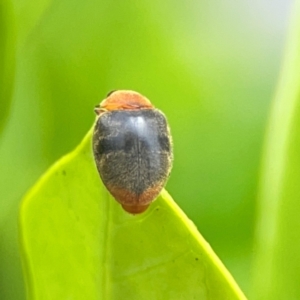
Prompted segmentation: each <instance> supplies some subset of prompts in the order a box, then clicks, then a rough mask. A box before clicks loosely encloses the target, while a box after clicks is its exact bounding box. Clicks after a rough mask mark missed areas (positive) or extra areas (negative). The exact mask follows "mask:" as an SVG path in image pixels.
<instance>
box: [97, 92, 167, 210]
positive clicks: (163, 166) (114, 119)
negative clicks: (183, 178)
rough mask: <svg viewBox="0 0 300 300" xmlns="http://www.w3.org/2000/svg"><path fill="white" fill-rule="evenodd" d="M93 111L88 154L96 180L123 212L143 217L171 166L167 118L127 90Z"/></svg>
mask: <svg viewBox="0 0 300 300" xmlns="http://www.w3.org/2000/svg"><path fill="white" fill-rule="evenodd" d="M95 113H96V114H97V119H96V124H95V128H94V133H93V152H94V158H95V162H96V165H97V169H98V172H99V174H100V177H101V179H102V181H103V183H104V185H105V186H106V188H107V189H108V191H109V192H110V193H111V194H112V196H113V197H114V198H115V199H116V200H117V201H118V202H119V203H120V204H121V205H122V207H123V209H124V210H125V211H127V212H129V213H131V214H138V213H142V212H144V211H145V210H146V209H147V208H148V206H149V205H150V203H151V202H152V201H153V200H154V199H155V198H157V196H158V195H159V193H160V192H161V190H162V188H163V187H164V185H165V184H166V181H167V179H168V177H169V174H170V171H171V167H172V160H173V152H172V138H171V135H170V129H169V126H168V123H167V120H166V117H165V115H164V114H163V113H162V112H161V111H160V110H158V109H156V108H154V106H153V105H152V104H151V102H150V101H149V100H148V99H147V98H146V97H144V96H142V95H141V94H139V93H137V92H134V91H127V90H117V91H112V92H110V93H109V94H108V95H107V97H106V99H104V100H103V101H102V102H101V103H100V105H97V106H96V107H95Z"/></svg>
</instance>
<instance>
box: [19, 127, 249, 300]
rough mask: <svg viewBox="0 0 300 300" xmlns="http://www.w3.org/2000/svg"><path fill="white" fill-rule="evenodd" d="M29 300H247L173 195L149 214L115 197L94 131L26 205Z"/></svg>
mask: <svg viewBox="0 0 300 300" xmlns="http://www.w3.org/2000/svg"><path fill="white" fill-rule="evenodd" d="M20 230H21V245H22V252H23V261H24V269H25V271H26V278H27V287H28V299H29V300H44V299H73V300H75V299H80V300H82V299H89V300H93V299H97V300H98V299H106V300H109V299H131V300H132V299H139V300H140V299H164V300H167V299H177V300H179V299H220V300H225V299H228V300H234V299H245V297H244V296H243V294H242V292H241V291H240V289H239V288H238V286H237V285H236V283H235V282H234V280H233V279H232V277H231V275H230V274H229V273H228V271H227V270H226V269H225V267H224V266H223V265H222V263H221V262H220V260H219V259H218V258H217V256H216V255H215V254H214V252H213V251H212V249H211V248H210V246H209V245H208V244H207V243H206V242H205V240H204V239H203V237H202V236H201V235H200V234H199V232H198V231H197V229H196V227H195V226H194V224H193V223H192V222H191V221H190V220H189V219H188V218H187V217H186V216H185V214H184V213H183V212H182V211H181V210H180V209H179V208H178V206H177V205H176V204H175V203H174V202H173V200H172V199H171V197H170V196H169V195H168V193H167V192H166V191H163V192H162V194H161V196H160V197H159V199H158V200H156V201H155V202H154V203H153V204H152V205H151V206H150V208H149V209H148V210H147V211H146V212H145V213H144V214H141V215H135V216H133V215H130V214H128V213H126V212H125V211H123V210H122V208H121V206H120V205H119V204H118V203H117V202H116V201H115V200H114V199H113V198H112V197H111V196H110V195H109V194H108V192H107V191H106V189H105V188H104V186H103V185H102V183H101V181H100V178H99V175H98V173H97V171H96V168H95V165H94V161H93V157H92V153H91V132H89V133H88V135H87V136H86V137H85V139H84V140H83V142H82V143H81V144H80V145H79V147H78V148H77V149H75V151H73V152H72V153H70V154H69V155H67V156H65V157H64V158H62V159H61V160H60V161H58V162H57V163H56V164H55V165H54V166H53V167H52V168H51V169H50V170H49V171H48V172H47V173H46V174H45V175H44V176H43V177H42V178H41V180H40V181H39V182H38V183H37V184H36V185H35V186H34V187H33V189H32V190H31V191H30V192H29V193H28V194H27V196H26V197H25V199H24V200H23V202H22V206H21V215H20Z"/></svg>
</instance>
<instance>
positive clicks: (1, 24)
mask: <svg viewBox="0 0 300 300" xmlns="http://www.w3.org/2000/svg"><path fill="white" fill-rule="evenodd" d="M14 66H15V35H14V24H13V11H12V5H11V3H10V1H8V0H2V1H1V2H0V106H1V108H0V133H1V131H2V129H3V126H4V123H5V121H6V119H7V114H8V111H9V107H10V103H11V96H12V87H13V77H14Z"/></svg>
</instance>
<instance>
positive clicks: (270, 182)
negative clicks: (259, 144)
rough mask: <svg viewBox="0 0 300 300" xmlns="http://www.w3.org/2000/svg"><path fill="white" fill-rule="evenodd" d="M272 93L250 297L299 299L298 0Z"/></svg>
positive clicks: (299, 124)
mask: <svg viewBox="0 0 300 300" xmlns="http://www.w3.org/2000/svg"><path fill="white" fill-rule="evenodd" d="M293 12H294V13H295V15H294V16H293V17H294V18H293V22H292V24H291V29H292V30H291V32H290V39H289V43H288V47H287V52H286V56H285V64H284V68H283V74H282V79H281V82H280V85H279V90H278V92H277V95H276V97H275V101H274V106H273V110H272V115H271V119H270V124H269V130H268V135H267V143H266V151H265V152H266V153H265V157H264V167H263V176H262V181H261V183H262V184H261V195H260V202H259V214H260V215H259V219H258V221H259V222H258V226H257V237H258V243H257V244H258V248H257V255H256V262H255V269H254V270H255V273H254V275H255V277H254V296H255V299H261V300H271V299H272V300H277V299H278V300H279V299H280V300H281V299H300V284H299V279H300V251H299V249H300V218H299V212H300V201H299V199H300V184H299V183H300V72H299V70H300V3H299V1H296V2H295V7H294V9H293Z"/></svg>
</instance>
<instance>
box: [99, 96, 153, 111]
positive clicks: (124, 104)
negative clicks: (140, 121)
mask: <svg viewBox="0 0 300 300" xmlns="http://www.w3.org/2000/svg"><path fill="white" fill-rule="evenodd" d="M151 108H153V105H152V104H151V102H150V101H149V100H148V99H147V98H146V97H144V96H142V95H141V94H139V93H137V92H134V91H127V90H117V91H112V92H110V93H108V95H107V97H106V99H104V100H103V101H102V102H101V103H100V105H97V106H96V107H95V113H96V114H97V115H100V114H101V113H103V112H105V111H111V110H139V109H151Z"/></svg>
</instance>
